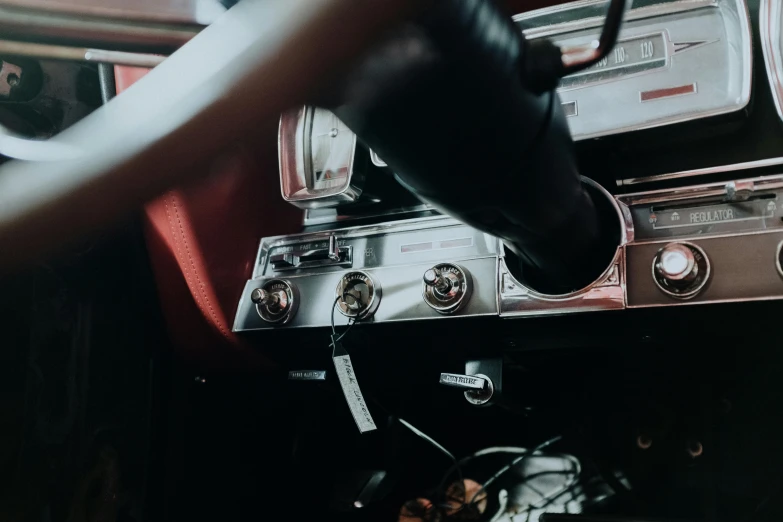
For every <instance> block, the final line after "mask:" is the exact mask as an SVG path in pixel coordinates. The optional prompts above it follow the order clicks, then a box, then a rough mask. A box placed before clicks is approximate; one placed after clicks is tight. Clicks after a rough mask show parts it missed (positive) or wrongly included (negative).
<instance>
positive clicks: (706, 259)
mask: <svg viewBox="0 0 783 522" xmlns="http://www.w3.org/2000/svg"><path fill="white" fill-rule="evenodd" d="M672 243H678V244H680V245H685V246H687V247H689V248H692V249H694V250H696V251H697V252H698V253H699V254H701V257H702V259H704V264H705V265H706V266H707V270H706V271H705V273H704V278H703V279H702V280H701V281H700V282H699V284H698V285H696V286H695V287H693V288H692V289H691V290H689V291H688V292H685V293H683V294H676V293H674V292H672V291H670V290H669V289H668V288H666V287H665V286H663V285H662V284H661V283H660V282H659V281H658V277H657V275H656V273H655V261H656V259H658V254H659V253H660V252H661V250H663V249H664V248H665V247H666V245H664V246H662V247H661V248H659V249H658V251H657V252H656V253H655V257H653V260H652V265H651V273H652V278H653V281H654V282H655V286H657V287H658V289H659V290H660V291H661V292H663V293H664V294H666V295H668V296H669V297H673V298H675V299H680V300H683V301H685V300H688V299H693V298H694V297H696V295H697V294H698V293H699V292H701V291H702V290H703V289H704V286H705V285H706V284H707V283H708V282H709V280H710V276H712V263H710V258H709V257H708V256H707V253H706V252H705V251H704V249H703V248H701V247H700V246H698V245H695V244H693V243H690V242H688V241H672ZM667 244H669V243H667Z"/></svg>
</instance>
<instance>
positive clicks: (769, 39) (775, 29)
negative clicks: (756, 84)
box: [759, 0, 783, 119]
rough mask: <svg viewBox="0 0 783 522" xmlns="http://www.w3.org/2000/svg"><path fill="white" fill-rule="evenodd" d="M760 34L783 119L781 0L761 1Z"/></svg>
mask: <svg viewBox="0 0 783 522" xmlns="http://www.w3.org/2000/svg"><path fill="white" fill-rule="evenodd" d="M759 33H760V36H761V50H762V52H763V53H764V65H765V66H766V69H767V78H768V79H769V85H770V88H771V89H772V97H773V99H774V100H775V108H776V109H777V111H778V116H779V117H780V118H781V119H783V4H781V2H780V0H761V5H760V7H759Z"/></svg>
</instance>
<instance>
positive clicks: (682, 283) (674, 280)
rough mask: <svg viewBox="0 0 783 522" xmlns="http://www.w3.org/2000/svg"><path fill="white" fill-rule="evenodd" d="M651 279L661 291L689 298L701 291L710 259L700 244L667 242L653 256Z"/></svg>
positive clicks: (673, 295) (704, 283) (677, 296)
mask: <svg viewBox="0 0 783 522" xmlns="http://www.w3.org/2000/svg"><path fill="white" fill-rule="evenodd" d="M652 272H653V279H654V280H655V284H656V285H658V288H659V289H660V290H661V291H662V292H663V293H665V294H667V295H669V296H671V297H675V298H677V299H690V298H692V297H695V296H696V294H698V293H699V292H701V290H702V289H703V288H704V286H705V285H706V284H707V281H708V280H709V278H710V262H709V259H708V258H707V254H706V253H705V252H704V250H702V249H701V248H700V247H698V246H696V245H694V244H691V243H669V244H668V245H665V246H664V247H663V248H661V249H660V250H658V252H657V254H656V255H655V258H654V259H653V266H652Z"/></svg>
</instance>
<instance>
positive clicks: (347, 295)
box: [335, 270, 381, 319]
mask: <svg viewBox="0 0 783 522" xmlns="http://www.w3.org/2000/svg"><path fill="white" fill-rule="evenodd" d="M336 297H339V298H340V299H338V300H337V309H338V310H340V313H341V314H343V315H344V316H346V317H355V318H356V319H367V318H368V317H372V315H373V314H375V311H376V310H378V306H380V304H381V284H380V283H379V282H378V281H377V280H376V279H375V278H374V277H373V276H372V275H371V274H369V273H368V272H364V271H361V270H356V271H354V272H348V273H347V274H345V275H344V276H343V277H342V278H341V279H340V282H339V283H338V284H337V291H336V293H335V298H336Z"/></svg>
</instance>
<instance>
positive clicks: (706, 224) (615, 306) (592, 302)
mask: <svg viewBox="0 0 783 522" xmlns="http://www.w3.org/2000/svg"><path fill="white" fill-rule="evenodd" d="M607 195H608V193H607ZM609 197H612V199H613V201H614V203H615V207H616V208H617V210H618V215H619V216H620V219H621V220H622V222H623V232H622V237H621V244H620V246H619V247H618V250H617V254H616V256H615V258H614V260H613V262H612V263H611V265H610V266H609V267H608V268H607V270H606V271H605V272H604V273H603V274H602V275H601V276H600V277H599V278H598V279H597V280H596V281H595V282H594V283H593V284H591V285H590V286H589V287H587V288H585V289H582V290H580V291H577V292H574V293H572V294H568V295H560V296H551V295H542V294H540V293H537V292H535V291H534V290H532V289H530V288H527V287H526V286H525V285H524V284H521V283H520V282H519V281H517V280H516V279H515V278H514V277H513V276H512V275H511V273H510V271H509V270H508V267H507V266H506V260H505V255H504V249H503V247H502V245H501V244H500V242H499V241H498V240H496V239H495V238H493V237H491V236H489V235H487V234H484V233H482V232H479V231H477V230H475V229H472V228H471V227H468V226H466V225H464V224H461V223H460V222H458V221H456V220H454V219H451V218H447V217H442V216H436V217H426V218H417V219H410V220H403V221H395V222H391V223H384V224H380V225H367V226H359V227H350V228H343V229H337V230H330V231H324V232H316V233H305V234H298V235H291V236H281V237H271V238H265V239H263V240H262V241H261V245H260V248H259V252H258V256H257V258H256V261H255V268H254V271H253V277H252V278H251V279H250V280H249V281H247V283H246V285H245V289H244V292H243V296H242V298H241V300H240V303H239V307H238V310H237V315H236V319H235V323H234V331H237V332H242V331H248V330H263V329H269V328H299V327H326V326H329V324H330V320H331V310H332V305H333V304H334V299H335V289H336V288H337V285H338V283H339V281H340V279H341V278H342V276H343V275H345V274H346V273H348V272H351V271H354V272H355V271H358V270H361V271H364V272H366V273H368V274H370V275H371V276H372V277H373V278H374V279H375V280H376V281H377V282H378V283H379V284H380V285H381V287H382V298H381V302H380V306H379V307H378V309H377V312H375V315H374V316H373V317H372V319H370V320H368V321H367V322H370V323H387V322H388V323H391V322H400V321H411V320H434V319H448V318H451V317H478V316H497V317H502V318H514V317H527V316H538V315H555V314H566V313H577V312H588V311H600V310H621V309H625V308H647V307H659V306H682V305H695V304H706V303H725V302H738V301H760V300H772V299H783V269H781V263H783V260H781V255H783V254H782V253H781V250H782V248H781V245H783V175H774V176H765V177H758V178H753V179H744V180H736V181H732V182H720V183H709V184H704V185H697V186H691V187H684V188H675V189H663V190H654V191H647V192H638V193H634V194H624V195H620V196H609ZM671 243H675V244H683V245H685V244H687V245H693V246H694V247H695V248H697V249H699V250H700V251H702V252H703V253H704V254H705V256H706V263H707V267H708V271H707V274H708V275H707V276H706V278H707V282H706V284H704V286H703V287H700V288H699V291H698V292H696V293H694V295H693V296H691V295H688V297H687V298H676V297H673V296H672V295H670V294H667V293H666V292H664V291H662V290H661V288H660V287H659V286H658V285H656V279H655V272H652V273H651V270H655V266H656V265H655V260H656V257H657V256H658V254H659V251H661V249H662V248H663V247H664V246H666V245H670V244H671ZM330 253H331V254H332V256H330V255H329V254H330ZM441 263H451V264H456V265H458V266H459V267H461V268H463V269H465V270H466V271H467V272H468V273H469V274H470V276H471V281H472V284H473V288H472V293H471V296H470V299H469V300H468V301H467V304H466V306H465V307H464V308H461V309H460V310H459V311H458V312H456V313H454V314H453V315H442V314H439V313H438V312H436V311H435V310H433V309H432V308H430V307H429V306H428V305H427V304H426V303H425V301H424V299H423V297H422V296H423V290H424V287H423V282H422V277H423V275H424V272H425V271H427V270H428V269H430V268H432V267H433V266H435V265H439V264H441ZM271 280H283V281H285V282H287V283H289V284H291V285H293V286H294V287H295V288H296V289H297V291H298V295H299V299H300V305H299V309H298V312H297V314H296V315H295V317H293V318H292V319H291V321H289V322H288V323H287V324H286V325H284V326H275V325H273V324H269V323H265V322H264V321H263V320H262V319H261V316H260V315H259V313H258V312H257V310H256V308H255V305H254V303H253V302H252V301H251V299H250V295H251V293H252V292H253V290H254V289H257V288H259V287H261V286H262V285H263V284H264V283H266V282H269V281H271ZM336 324H339V325H344V324H346V319H345V318H344V317H343V316H342V315H340V314H336Z"/></svg>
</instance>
